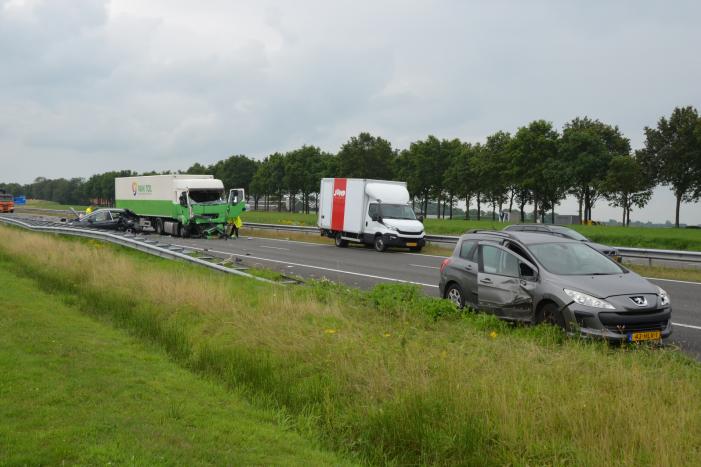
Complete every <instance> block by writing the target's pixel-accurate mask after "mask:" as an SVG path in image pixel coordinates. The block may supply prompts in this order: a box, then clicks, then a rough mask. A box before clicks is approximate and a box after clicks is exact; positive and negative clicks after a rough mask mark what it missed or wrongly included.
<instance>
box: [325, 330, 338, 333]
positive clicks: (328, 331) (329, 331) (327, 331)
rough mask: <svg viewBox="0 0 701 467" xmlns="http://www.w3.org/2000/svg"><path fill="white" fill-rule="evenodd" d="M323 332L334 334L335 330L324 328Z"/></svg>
mask: <svg viewBox="0 0 701 467" xmlns="http://www.w3.org/2000/svg"><path fill="white" fill-rule="evenodd" d="M324 332H325V333H326V334H336V330H335V329H326V330H325V331H324Z"/></svg>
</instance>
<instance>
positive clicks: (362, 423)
mask: <svg viewBox="0 0 701 467" xmlns="http://www.w3.org/2000/svg"><path fill="white" fill-rule="evenodd" d="M0 236H2V238H3V242H2V243H0V257H2V258H3V260H4V261H6V262H8V263H9V264H10V265H11V266H10V267H11V268H12V271H13V273H15V274H20V275H22V276H25V277H31V278H34V279H35V280H37V283H39V284H41V287H42V289H43V290H44V291H46V292H49V293H51V294H53V295H54V296H56V297H57V298H59V299H61V300H62V301H63V302H64V303H70V305H71V306H72V307H78V308H80V309H81V311H82V312H83V313H85V314H88V315H92V316H96V317H98V318H100V319H103V320H104V321H105V322H110V323H112V324H114V325H115V326H118V327H121V328H124V329H127V330H129V332H130V333H132V335H134V336H137V337H139V338H141V339H143V340H144V341H147V342H150V343H153V344H154V345H155V346H157V347H160V348H162V349H164V350H165V351H166V352H167V353H168V355H169V356H170V357H171V358H172V359H173V361H175V362H177V363H178V364H179V365H180V366H181V367H183V368H187V369H188V370H190V371H191V372H193V373H194V374H197V375H199V376H201V377H204V378H211V379H212V380H215V381H218V382H219V383H220V384H221V385H222V386H226V387H229V388H232V389H233V390H235V391H237V392H239V393H240V394H243V395H244V396H245V397H246V398H247V399H248V400H249V401H251V402H252V403H254V404H256V406H260V407H264V408H267V409H269V410H270V409H273V410H276V411H282V412H283V413H286V414H288V418H287V420H288V422H289V425H290V426H292V427H294V428H295V429H296V430H297V431H298V432H299V433H301V434H302V435H304V436H305V438H307V439H312V440H314V441H318V442H320V443H323V445H324V446H325V447H327V448H330V449H333V450H335V451H338V452H341V453H344V454H345V453H348V454H351V455H357V456H358V457H359V458H360V460H361V461H365V462H368V463H382V464H384V463H396V464H412V465H415V464H440V465H460V464H467V465H474V464H477V465H504V464H518V465H544V464H546V465H553V464H574V465H601V464H604V463H606V464H608V463H610V462H611V460H612V458H613V459H614V462H615V463H617V464H621V465H625V464H627V465H680V464H688V465H697V464H698V463H699V462H701V406H699V404H696V403H694V401H697V400H700V399H701V371H699V369H700V368H701V367H700V366H699V364H698V363H697V362H695V361H693V360H691V359H689V358H688V357H686V356H684V355H683V354H681V353H680V352H678V351H676V350H674V349H668V348H661V349H659V348H649V347H647V346H630V347H629V346H625V347H622V348H619V347H609V346H607V345H606V344H604V343H601V342H588V341H583V340H580V339H572V338H567V337H565V336H564V335H563V334H562V333H561V332H560V331H558V330H556V329H554V328H551V327H518V326H509V325H507V324H505V323H504V322H501V321H498V320H496V319H495V318H493V317H490V316H486V315H482V314H472V313H459V312H458V311H457V310H456V309H455V308H454V307H453V306H452V305H451V304H450V303H448V302H447V301H443V300H436V299H431V298H428V297H425V296H424V295H423V294H421V293H420V291H419V290H418V288H414V287H409V286H397V285H381V286H378V287H376V288H375V289H374V290H372V291H371V292H368V293H365V292H361V291H358V290H355V289H350V288H346V287H342V286H338V285H334V284H331V283H328V282H313V283H311V284H310V285H309V286H304V287H287V288H286V287H281V286H275V285H269V284H263V283H258V282H257V281H253V280H251V279H247V278H239V277H228V276H225V275H222V274H216V273H214V272H212V271H209V270H204V269H202V268H195V267H193V266H191V265H188V264H181V263H176V262H167V261H165V260H162V259H159V258H152V257H147V256H144V255H142V254H140V253H138V252H129V253H126V254H124V250H122V249H120V248H115V247H112V246H106V245H102V244H99V243H96V242H84V241H75V240H72V241H65V240H62V239H60V238H55V237H53V236H48V235H40V234H34V233H28V232H23V231H19V230H17V229H11V228H7V227H0ZM105 284H109V286H108V287H106V286H105Z"/></svg>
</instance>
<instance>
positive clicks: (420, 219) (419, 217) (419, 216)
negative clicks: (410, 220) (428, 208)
mask: <svg viewBox="0 0 701 467" xmlns="http://www.w3.org/2000/svg"><path fill="white" fill-rule="evenodd" d="M416 220H417V221H419V222H421V223H423V221H424V216H422V215H421V214H419V215H418V216H416Z"/></svg>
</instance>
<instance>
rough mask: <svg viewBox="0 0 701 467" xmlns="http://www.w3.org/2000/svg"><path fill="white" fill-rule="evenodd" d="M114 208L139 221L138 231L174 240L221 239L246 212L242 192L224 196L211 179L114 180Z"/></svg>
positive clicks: (221, 186)
mask: <svg viewBox="0 0 701 467" xmlns="http://www.w3.org/2000/svg"><path fill="white" fill-rule="evenodd" d="M114 192H115V204H116V207H118V208H122V209H128V210H130V211H132V212H134V213H135V214H136V215H137V216H138V217H139V225H140V227H141V228H144V227H146V228H148V227H150V228H152V229H153V230H155V232H156V233H157V234H160V235H163V234H169V235H173V236H176V237H212V236H217V235H219V236H223V235H225V232H226V224H227V223H231V222H233V221H234V219H236V218H237V217H238V216H239V215H241V213H242V212H243V211H244V210H245V209H246V195H245V192H244V190H243V189H241V188H234V189H231V190H229V192H228V193H227V192H226V191H225V190H224V183H222V181H221V180H218V179H215V178H214V176H212V175H191V174H172V175H151V176H142V177H121V178H116V179H115V180H114Z"/></svg>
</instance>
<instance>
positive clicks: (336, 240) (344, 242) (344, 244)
mask: <svg viewBox="0 0 701 467" xmlns="http://www.w3.org/2000/svg"><path fill="white" fill-rule="evenodd" d="M334 243H335V244H336V246H337V247H339V248H345V247H347V246H348V240H344V239H343V238H342V237H341V233H340V232H339V233H337V234H336V236H335V237H334Z"/></svg>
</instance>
